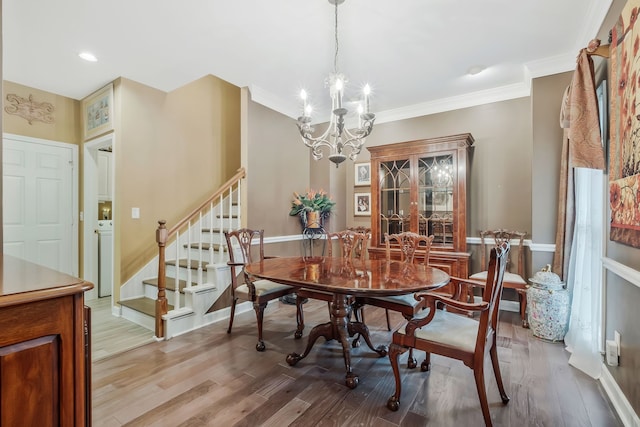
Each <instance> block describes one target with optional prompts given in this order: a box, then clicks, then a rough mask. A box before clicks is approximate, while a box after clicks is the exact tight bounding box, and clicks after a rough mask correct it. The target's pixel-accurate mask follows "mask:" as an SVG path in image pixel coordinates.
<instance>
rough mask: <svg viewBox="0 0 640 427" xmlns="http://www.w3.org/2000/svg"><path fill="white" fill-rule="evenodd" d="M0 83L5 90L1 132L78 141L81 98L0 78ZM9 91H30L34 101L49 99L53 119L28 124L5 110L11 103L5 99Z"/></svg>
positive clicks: (26, 93)
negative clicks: (48, 121)
mask: <svg viewBox="0 0 640 427" xmlns="http://www.w3.org/2000/svg"><path fill="white" fill-rule="evenodd" d="M2 86H3V92H4V96H3V97H2V99H3V105H2V106H3V108H2V121H3V130H4V132H7V133H13V134H16V135H24V136H30V137H33V138H41V139H47V140H50V141H59V142H66V143H69V144H78V145H79V144H80V142H81V141H80V138H81V136H80V130H81V127H80V101H76V100H75V99H71V98H67V97H65V96H61V95H56V94H53V93H50V92H45V91H42V90H39V89H34V88H31V87H27V86H22V85H19V84H17V83H13V82H9V81H3V82H2ZM8 94H15V95H18V96H20V97H21V98H26V99H28V98H29V96H30V95H31V96H33V100H34V101H36V102H48V103H50V104H52V105H53V107H54V109H55V110H54V113H53V115H54V118H55V123H50V124H49V123H43V122H38V121H33V122H32V123H31V124H29V122H27V120H25V119H23V118H22V117H20V116H17V115H15V114H9V113H7V112H6V111H5V110H4V107H6V106H7V105H11V104H9V103H8V101H7V100H6V95H8Z"/></svg>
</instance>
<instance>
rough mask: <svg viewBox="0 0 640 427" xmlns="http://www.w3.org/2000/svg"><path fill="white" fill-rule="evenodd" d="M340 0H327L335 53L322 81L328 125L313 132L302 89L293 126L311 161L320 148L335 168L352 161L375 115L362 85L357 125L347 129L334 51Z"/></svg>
mask: <svg viewBox="0 0 640 427" xmlns="http://www.w3.org/2000/svg"><path fill="white" fill-rule="evenodd" d="M343 2H344V0H329V3H332V4H333V5H334V6H335V12H334V13H335V27H334V36H335V54H334V56H333V74H331V75H330V76H329V77H328V78H327V79H326V80H325V83H326V84H327V86H328V87H329V96H330V97H331V106H332V107H331V108H332V109H331V115H330V116H329V124H328V126H327V128H326V129H325V131H324V132H323V133H322V134H321V135H320V134H319V133H316V130H315V128H314V127H313V126H312V124H311V123H312V119H311V111H312V109H311V105H310V104H309V101H308V98H307V92H306V91H305V90H304V89H303V90H301V91H300V99H301V100H302V115H301V116H300V117H298V120H297V122H296V125H297V126H298V130H299V131H300V136H301V137H302V142H303V143H304V145H306V146H307V147H309V148H311V154H312V156H313V158H314V159H315V160H319V159H321V158H322V157H323V153H322V150H323V149H328V151H329V160H330V161H331V162H333V163H335V165H336V167H338V165H339V164H340V163H342V162H343V161H345V160H346V159H347V157H348V158H349V159H351V160H355V159H356V157H357V156H358V154H360V151H361V150H362V146H363V145H364V143H365V139H366V138H367V136H369V134H370V133H371V131H372V129H373V123H374V121H375V119H376V115H375V114H374V113H372V112H370V111H369V94H370V92H371V88H370V87H369V85H365V86H364V88H363V94H364V98H363V100H362V101H363V102H362V103H361V104H359V105H358V113H357V119H358V125H357V127H355V126H354V127H353V128H347V125H346V121H345V116H346V115H347V114H348V113H349V110H348V109H347V108H345V107H344V106H343V102H342V97H343V95H344V83H345V79H344V76H343V75H342V74H339V73H338V52H339V50H340V45H339V41H338V5H339V4H341V3H343Z"/></svg>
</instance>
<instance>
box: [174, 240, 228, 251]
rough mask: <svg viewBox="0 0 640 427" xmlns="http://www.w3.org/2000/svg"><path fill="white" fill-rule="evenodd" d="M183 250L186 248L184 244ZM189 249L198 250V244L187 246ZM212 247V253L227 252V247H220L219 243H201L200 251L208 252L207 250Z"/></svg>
mask: <svg viewBox="0 0 640 427" xmlns="http://www.w3.org/2000/svg"><path fill="white" fill-rule="evenodd" d="M183 246H184V247H185V248H186V247H187V244H186V243H185V244H184V245H183ZM189 247H190V248H191V249H199V248H200V243H191V244H190V245H189ZM211 247H213V250H214V251H218V252H219V251H223V252H226V251H227V245H221V244H220V243H214V244H213V245H212V244H211V243H204V242H203V243H202V250H204V251H208V250H209V248H211Z"/></svg>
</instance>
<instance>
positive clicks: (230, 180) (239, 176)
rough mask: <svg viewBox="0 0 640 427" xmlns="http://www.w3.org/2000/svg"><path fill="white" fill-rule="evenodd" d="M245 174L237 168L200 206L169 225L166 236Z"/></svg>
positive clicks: (169, 235)
mask: <svg viewBox="0 0 640 427" xmlns="http://www.w3.org/2000/svg"><path fill="white" fill-rule="evenodd" d="M245 175H246V173H245V170H244V168H240V169H238V172H236V174H235V175H234V176H232V177H231V178H229V180H227V182H225V183H224V184H223V185H222V187H220V189H218V191H216V192H215V193H213V195H212V196H211V197H209V198H208V199H207V200H205V201H204V202H202V203H201V204H200V206H198V207H197V208H195V209H194V210H193V211H191V213H190V214H188V215H187V216H186V217H184V218H183V219H182V220H180V221H178V223H177V224H176V225H174V226H173V227H171V228H170V229H169V234H168V236H167V237H171V236H173V235H174V234H175V232H176V231H178V230H179V229H180V228H182V226H183V225H185V224H186V223H187V221H189V220H191V219H193V218H194V217H195V216H196V215H197V214H198V213H199V212H200V211H201V210H202V209H204V208H205V207H206V206H207V205H208V204H209V203H211V202H212V201H213V199H216V198H218V197H220V195H221V194H223V193H224V192H225V191H227V190H228V189H229V188H231V187H232V186H233V184H234V183H236V182H238V181H239V180H241V179H242V178H244V177H245Z"/></svg>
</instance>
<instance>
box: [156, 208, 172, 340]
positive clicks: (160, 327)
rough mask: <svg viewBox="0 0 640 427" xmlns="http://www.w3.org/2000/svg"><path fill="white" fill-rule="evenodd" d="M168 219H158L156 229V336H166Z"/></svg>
mask: <svg viewBox="0 0 640 427" xmlns="http://www.w3.org/2000/svg"><path fill="white" fill-rule="evenodd" d="M166 223H167V221H165V220H163V219H161V220H160V221H158V224H159V225H158V229H157V230H156V242H158V299H156V337H157V338H162V337H164V323H163V322H162V316H163V315H165V314H167V296H166V292H165V289H166V280H167V279H166V274H165V269H166V264H165V261H164V259H165V258H164V250H165V246H166V244H167V239H168V237H169V230H167V228H166V227H165V224H166Z"/></svg>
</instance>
